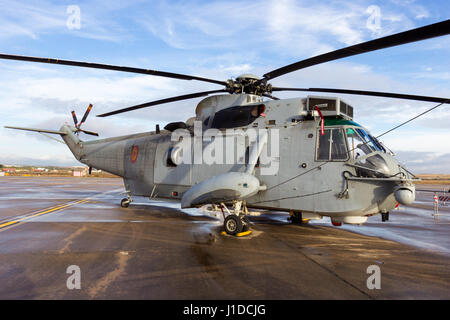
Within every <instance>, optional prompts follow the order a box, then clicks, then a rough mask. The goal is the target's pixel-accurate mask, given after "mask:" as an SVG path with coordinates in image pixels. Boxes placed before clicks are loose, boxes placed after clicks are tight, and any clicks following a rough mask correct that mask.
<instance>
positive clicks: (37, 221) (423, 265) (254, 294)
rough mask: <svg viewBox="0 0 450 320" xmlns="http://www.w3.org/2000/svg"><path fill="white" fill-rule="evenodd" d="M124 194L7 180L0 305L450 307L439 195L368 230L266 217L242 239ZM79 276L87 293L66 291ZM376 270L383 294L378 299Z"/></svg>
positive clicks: (195, 212)
mask: <svg viewBox="0 0 450 320" xmlns="http://www.w3.org/2000/svg"><path fill="white" fill-rule="evenodd" d="M123 192H124V189H123V185H122V180H120V179H107V178H101V179H97V178H45V177H40V178H31V177H1V178H0V281H1V282H2V286H1V287H0V298H3V299H17V298H20V299H36V298H38V299H54V298H60V299H80V298H81V299H89V298H101V299H102V298H107V299H110V298H112V299H114V298H115V299H124V298H131V299H372V298H373V299H380V298H381V299H391V298H394V299H395V298H446V299H448V298H450V293H449V291H448V285H449V284H450V268H449V266H450V258H449V257H448V255H449V252H450V241H449V237H448V230H449V228H450V219H449V217H450V212H449V210H448V208H447V207H445V208H443V209H442V211H441V213H442V215H441V216H439V219H438V220H436V219H434V218H433V216H432V213H433V203H432V200H433V199H432V194H426V193H423V194H421V193H418V196H417V200H418V201H417V203H415V204H414V205H413V206H411V207H401V208H400V209H399V210H397V211H395V212H392V213H391V217H390V221H389V222H384V223H383V222H381V219H380V217H379V216H375V217H371V218H369V220H368V222H367V223H366V224H364V225H363V226H350V225H344V226H343V227H342V228H338V227H332V226H331V225H330V223H329V221H327V220H326V219H323V220H320V221H311V222H310V223H309V224H307V225H292V224H290V223H288V221H287V214H286V213H284V212H264V211H262V212H260V215H253V216H251V217H250V220H251V222H252V224H253V226H252V229H253V234H252V235H251V236H250V237H247V238H235V237H231V236H223V235H221V232H220V231H221V228H222V221H223V217H222V214H221V212H208V211H205V209H187V210H182V209H180V204H179V203H178V202H170V201H157V200H152V201H150V200H148V199H146V198H142V197H136V198H135V201H134V202H133V203H132V205H130V207H129V208H127V209H124V208H121V207H120V199H121V198H123V197H124V194H123ZM18 220H20V221H18ZM14 221H18V222H17V223H14V224H9V223H12V222H14ZM2 226H3V227H2ZM349 231H351V232H349ZM384 239H388V240H384ZM389 240H392V241H389ZM73 264H75V265H79V266H80V268H81V270H82V272H83V279H84V280H83V281H84V282H83V283H84V287H83V288H84V290H80V291H70V290H68V289H67V288H66V279H67V274H66V273H65V270H66V268H67V266H69V265H73ZM372 264H377V265H380V266H382V272H383V275H384V278H383V282H382V286H383V287H382V288H383V289H382V290H380V291H371V290H369V289H367V287H366V280H367V276H368V275H367V273H366V269H367V267H368V266H369V265H372Z"/></svg>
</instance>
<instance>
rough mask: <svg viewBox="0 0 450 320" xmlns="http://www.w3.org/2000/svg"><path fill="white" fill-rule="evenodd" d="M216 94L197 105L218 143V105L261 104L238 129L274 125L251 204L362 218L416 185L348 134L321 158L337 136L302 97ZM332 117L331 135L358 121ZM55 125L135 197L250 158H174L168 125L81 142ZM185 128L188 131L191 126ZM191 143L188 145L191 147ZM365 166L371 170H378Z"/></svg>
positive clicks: (158, 193)
mask: <svg viewBox="0 0 450 320" xmlns="http://www.w3.org/2000/svg"><path fill="white" fill-rule="evenodd" d="M220 97H221V96H213V97H209V98H206V99H205V100H204V101H202V102H201V103H200V104H199V107H198V108H197V110H196V113H197V117H196V120H197V121H201V123H203V127H202V131H203V132H205V131H206V130H208V129H211V128H214V127H216V131H217V130H218V131H220V132H222V133H223V135H222V136H219V137H215V139H222V140H223V141H222V142H223V143H222V144H221V145H222V146H223V148H224V149H226V146H227V143H228V142H229V141H230V140H227V134H226V132H227V131H226V130H225V128H227V129H230V127H229V126H228V127H227V125H224V126H222V127H221V126H220V125H219V126H218V125H217V123H215V122H214V117H218V114H219V112H220V111H223V110H228V109H230V108H233V107H234V108H236V107H252V106H258V105H261V104H263V105H264V113H263V116H258V117H257V118H256V119H254V120H253V121H252V122H251V123H249V124H248V125H246V126H242V127H239V128H238V129H240V130H242V131H243V132H244V133H245V132H246V131H247V130H258V129H263V130H267V132H268V134H269V136H271V133H274V132H275V131H276V133H277V134H276V135H273V137H276V139H274V138H272V139H269V140H268V141H267V143H266V145H265V146H264V148H265V152H266V153H267V154H269V155H270V153H271V151H272V150H275V149H274V148H273V147H274V145H273V144H274V143H276V144H277V146H276V151H277V152H276V153H275V154H274V155H271V156H272V157H271V161H272V162H271V166H273V167H274V168H275V169H274V170H275V171H273V172H271V174H264V168H265V167H264V165H260V166H256V168H255V169H254V173H253V174H254V176H255V177H257V178H258V179H259V181H260V182H261V184H262V185H265V186H266V190H262V191H260V192H258V193H257V194H256V195H253V196H252V197H250V198H248V199H246V202H247V205H248V206H249V207H254V208H261V209H274V210H284V211H294V212H302V214H303V217H304V218H312V219H314V218H321V217H322V216H330V217H332V218H334V219H335V220H336V221H344V222H348V223H362V222H364V221H365V220H366V219H367V216H370V215H373V214H377V213H384V212H389V210H392V209H393V208H394V207H395V206H396V205H397V203H398V197H397V198H396V196H395V192H396V191H397V190H400V189H402V187H403V188H406V189H408V190H412V192H414V190H413V189H412V188H413V187H412V185H411V183H410V181H411V175H410V174H409V173H408V172H407V171H406V170H405V169H403V168H402V167H401V166H400V165H398V163H397V161H396V160H395V158H394V157H393V156H392V155H390V154H388V153H387V152H383V151H380V150H378V151H377V150H371V152H368V155H367V156H366V158H367V159H368V161H362V162H361V161H360V162H358V161H359V160H358V159H355V158H354V157H352V156H351V153H352V152H353V150H352V149H351V146H349V145H348V144H349V142H348V140H345V143H346V146H347V148H348V149H347V150H350V151H348V152H347V154H346V156H341V157H340V158H339V159H326V160H324V159H319V158H320V155H319V145H318V144H319V142H320V141H322V143H323V141H330V140H332V139H334V138H330V139H329V140H320V139H324V138H323V137H322V138H321V136H322V132H321V130H320V121H321V119H320V118H319V117H317V114H314V113H312V112H311V110H309V111H308V106H307V104H308V100H307V99H301V98H297V99H283V100H275V101H264V102H263V101H262V100H261V98H260V97H257V96H252V95H226V96H223V97H224V99H226V100H227V103H228V105H227V104H223V101H222V104H221V103H220V102H221V101H219V100H220ZM249 97H250V98H249ZM344 105H345V104H344ZM309 109H311V108H309ZM325 109H326V108H325ZM308 112H309V113H308ZM352 112H353V111H352ZM324 114H326V112H325V111H324ZM325 117H327V116H326V115H325ZM325 119H326V118H325ZM332 120H333V121H328V123H327V121H325V130H328V131H327V134H329V135H332V134H334V133H331V131H330V130H333V129H336V130H337V131H333V132H336V133H337V132H340V134H342V135H343V134H344V132H345V130H346V128H349V129H347V130H352V131H348V132H354V130H356V129H357V128H359V127H360V126H359V125H358V124H356V123H354V122H352V121H350V120H348V117H347V119H346V118H341V119H337V118H333V119H332ZM217 127H218V128H217ZM224 127H225V128H224ZM352 128H353V129H352ZM361 128H362V127H361ZM235 129H236V128H235ZM60 130H61V131H63V132H66V133H67V134H66V135H64V136H63V139H64V140H65V141H66V143H67V144H68V146H69V148H70V149H71V151H72V152H73V154H74V155H75V157H76V158H77V159H78V160H79V161H80V162H82V163H84V164H86V165H88V166H90V167H94V168H97V169H101V170H104V171H107V172H110V173H113V174H116V175H118V176H120V177H123V180H124V185H125V188H126V190H127V192H129V193H130V194H131V195H135V196H146V197H152V198H170V199H176V200H181V198H182V196H183V194H184V193H185V192H186V191H187V190H188V189H189V188H191V187H192V186H193V185H196V184H198V183H200V182H202V181H204V180H206V179H209V178H212V177H214V176H217V175H220V174H223V173H227V172H243V171H244V170H245V169H246V165H247V164H246V162H245V160H244V159H243V157H245V155H244V154H241V155H239V154H238V153H237V154H236V160H239V159H238V158H239V157H240V158H241V159H240V160H241V161H240V162H239V161H234V162H232V163H204V162H201V163H180V164H178V165H175V164H173V163H172V162H171V161H169V159H168V157H170V150H171V149H172V148H173V147H174V146H176V145H177V143H178V142H179V140H177V139H174V138H173V133H172V132H170V131H167V130H161V131H160V132H159V133H156V132H147V133H141V134H134V135H128V136H123V137H114V138H108V139H101V140H94V141H81V140H80V139H79V138H78V137H77V136H76V135H75V134H74V133H73V130H72V129H71V128H70V127H69V126H63V127H62V128H61V129H60ZM339 130H341V131H339ZM185 131H188V130H185ZM190 133H191V135H192V130H191V131H190ZM330 137H331V136H330ZM210 143H211V142H210V141H209V140H208V139H206V141H202V143H201V148H202V151H205V148H207V146H208V145H209V144H210ZM243 143H245V144H246V145H245V146H244V148H243V149H244V150H246V148H247V147H249V146H248V144H249V142H248V141H246V140H245V142H243ZM326 143H328V142H326ZM330 143H331V142H330ZM219 145H220V144H219ZM330 146H331V147H330V148H333V146H332V145H331V144H330ZM194 149H195V148H194V147H192V149H191V150H192V152H193V153H194V152H195V150H194ZM247 152H248V151H247ZM320 152H322V151H320ZM331 152H332V151H331V150H330V154H331ZM353 153H354V152H353ZM193 157H194V156H193V155H192V157H191V159H192V158H193ZM361 158H364V157H361ZM371 159H375V160H376V161H378V162H382V164H383V166H384V167H385V168H387V169H386V170H387V172H386V174H385V175H384V176H380V175H379V174H378V173H377V172H375V171H376V170H375V171H374V170H373V169H370V168H369V169H367V170H368V171H367V170H366V169H364V168H363V166H366V164H367V163H372V162H373V161H371ZM380 159H381V160H380ZM242 160H244V161H242ZM375 169H377V168H375ZM361 172H369V174H364V173H363V174H361ZM370 172H375V175H371V174H370ZM400 176H402V177H403V178H402V179H400V178H399V177H400ZM402 190H403V189H402ZM349 217H350V218H349ZM351 217H353V218H351ZM358 217H362V218H360V219H359V218H358ZM352 219H353V220H352Z"/></svg>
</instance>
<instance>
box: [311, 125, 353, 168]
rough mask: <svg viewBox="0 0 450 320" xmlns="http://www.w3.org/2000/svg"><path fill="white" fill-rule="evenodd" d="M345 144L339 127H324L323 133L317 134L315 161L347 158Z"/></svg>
mask: <svg viewBox="0 0 450 320" xmlns="http://www.w3.org/2000/svg"><path fill="white" fill-rule="evenodd" d="M347 158H348V156H347V146H346V144H345V136H344V132H343V130H342V129H341V128H333V129H325V134H324V135H322V134H321V133H320V132H319V133H318V134H317V153H316V160H317V161H345V160H347Z"/></svg>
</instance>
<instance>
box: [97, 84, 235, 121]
mask: <svg viewBox="0 0 450 320" xmlns="http://www.w3.org/2000/svg"><path fill="white" fill-rule="evenodd" d="M219 92H227V91H226V90H212V91H203V92H197V93H190V94H185V95H182V96H176V97H171V98H166V99H161V100H155V101H151V102H147V103H143V104H138V105H135V106H132V107H128V108H123V109H119V110H115V111H111V112H107V113H103V114H99V115H97V117H108V116H112V115H114V114H118V113H123V112H128V111H132V110H137V109H142V108H146V107H150V106H155V105H157V104H163V103H169V102H175V101H180V100H187V99H193V98H198V97H203V96H207V95H209V94H212V93H219Z"/></svg>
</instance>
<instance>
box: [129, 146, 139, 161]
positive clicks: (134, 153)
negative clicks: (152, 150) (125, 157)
mask: <svg viewBox="0 0 450 320" xmlns="http://www.w3.org/2000/svg"><path fill="white" fill-rule="evenodd" d="M138 155H139V147H138V146H133V147H132V148H131V155H130V161H131V163H135V162H136V160H137V158H138Z"/></svg>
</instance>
